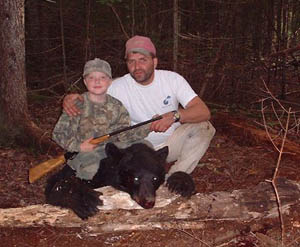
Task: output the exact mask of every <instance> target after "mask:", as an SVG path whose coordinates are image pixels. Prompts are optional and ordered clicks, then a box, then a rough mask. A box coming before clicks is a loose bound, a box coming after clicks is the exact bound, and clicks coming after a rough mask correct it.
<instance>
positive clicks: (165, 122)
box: [150, 112, 174, 132]
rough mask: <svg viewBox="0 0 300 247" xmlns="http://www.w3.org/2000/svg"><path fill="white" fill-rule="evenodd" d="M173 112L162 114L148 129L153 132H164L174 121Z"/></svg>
mask: <svg viewBox="0 0 300 247" xmlns="http://www.w3.org/2000/svg"><path fill="white" fill-rule="evenodd" d="M173 116H174V113H173V112H168V113H165V114H163V115H162V117H163V118H162V119H160V120H157V121H155V122H153V123H151V125H150V130H151V131H154V132H166V131H167V130H168V128H170V126H171V125H172V124H173V123H174V117H173Z"/></svg>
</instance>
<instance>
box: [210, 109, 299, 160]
mask: <svg viewBox="0 0 300 247" xmlns="http://www.w3.org/2000/svg"><path fill="white" fill-rule="evenodd" d="M215 121H216V123H217V125H220V128H222V127H226V126H227V129H226V131H227V132H229V133H230V134H232V137H233V138H234V136H238V138H239V139H243V140H242V142H248V143H251V144H256V145H257V144H259V145H261V144H262V143H263V144H268V146H271V145H272V143H271V140H270V137H271V138H272V140H273V143H274V144H275V145H276V146H277V148H278V149H280V146H281V144H282V138H281V137H280V136H277V135H274V134H272V133H270V137H269V136H268V135H267V133H266V131H265V130H264V129H259V128H258V127H257V126H255V124H254V123H251V121H246V120H244V119H241V118H237V117H232V116H229V115H228V114H226V113H219V114H218V115H217V116H216V117H215ZM274 150H275V149H274ZM283 152H284V153H286V154H288V155H290V156H293V158H295V159H300V145H299V144H298V143H296V142H294V141H291V140H288V139H286V140H285V143H284V149H283Z"/></svg>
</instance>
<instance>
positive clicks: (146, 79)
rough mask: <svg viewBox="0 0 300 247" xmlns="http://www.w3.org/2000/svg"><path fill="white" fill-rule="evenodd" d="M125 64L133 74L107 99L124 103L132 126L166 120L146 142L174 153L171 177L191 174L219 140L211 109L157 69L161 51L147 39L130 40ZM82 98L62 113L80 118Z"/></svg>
mask: <svg viewBox="0 0 300 247" xmlns="http://www.w3.org/2000/svg"><path fill="white" fill-rule="evenodd" d="M125 59H126V64H127V68H128V71H129V74H126V75H124V76H123V77H120V78H118V79H116V80H114V81H113V83H112V85H111V86H110V88H109V90H108V94H110V95H111V96H113V97H115V98H117V99H119V100H120V101H121V102H122V103H123V105H124V106H125V108H126V109H127V110H128V112H129V115H130V119H131V124H136V123H139V122H142V121H146V120H148V119H150V118H152V117H153V116H154V115H157V114H158V115H163V118H162V119H161V120H159V121H156V122H153V123H152V124H151V126H150V130H151V131H152V132H151V133H150V134H149V135H148V136H147V138H146V140H148V141H150V142H151V143H152V145H153V147H154V148H155V149H159V148H161V147H163V146H168V147H169V155H168V158H167V162H173V161H176V162H175V164H174V165H173V166H172V167H171V168H170V170H169V172H168V176H169V175H170V174H172V173H174V172H177V171H183V172H187V173H191V172H192V171H193V170H194V169H195V167H196V166H197V164H198V162H199V160H200V159H201V158H202V156H203V155H204V153H205V152H206V150H207V148H208V146H209V144H210V141H211V139H212V138H213V136H214V134H215V128H214V127H213V126H212V125H211V123H210V122H209V121H208V120H209V119H210V111H209V109H208V107H207V106H206V104H205V103H204V102H203V101H202V100H201V99H200V98H199V96H198V95H197V94H196V93H195V92H194V91H193V89H192V88H191V87H190V85H189V84H188V82H187V81H186V80H185V79H184V78H183V77H182V76H180V75H179V74H177V73H175V72H171V71H166V70H157V69H156V67H157V64H158V58H157V57H156V48H155V46H154V44H153V43H152V41H151V40H150V39H149V38H148V37H143V36H134V37H132V38H131V39H129V40H128V41H127V42H126V51H125ZM77 98H79V99H80V96H79V95H78V94H71V95H67V96H66V97H65V99H64V102H63V107H64V110H65V111H66V112H67V113H68V114H69V115H72V116H75V115H77V114H80V112H79V110H78V109H76V107H75V105H74V101H75V99H77ZM81 100H82V98H81ZM179 105H181V106H182V108H179Z"/></svg>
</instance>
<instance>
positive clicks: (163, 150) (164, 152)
mask: <svg viewBox="0 0 300 247" xmlns="http://www.w3.org/2000/svg"><path fill="white" fill-rule="evenodd" d="M155 153H156V156H157V157H159V158H160V159H162V160H163V161H166V159H167V157H168V154H169V148H168V146H165V147H163V148H161V149H158V150H157V151H155Z"/></svg>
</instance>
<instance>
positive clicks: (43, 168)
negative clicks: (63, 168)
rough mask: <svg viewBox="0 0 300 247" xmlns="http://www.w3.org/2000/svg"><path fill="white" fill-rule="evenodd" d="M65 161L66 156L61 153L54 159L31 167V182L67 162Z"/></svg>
mask: <svg viewBox="0 0 300 247" xmlns="http://www.w3.org/2000/svg"><path fill="white" fill-rule="evenodd" d="M65 161H66V160H65V156H64V155H60V156H58V157H56V158H54V159H50V160H47V161H45V162H42V163H40V164H38V165H36V166H35V167H33V168H31V169H29V183H33V182H35V181H36V180H38V179H39V178H41V177H42V176H44V175H45V174H47V173H48V172H50V171H52V170H54V169H55V168H56V167H58V166H60V165H62V164H63V163H65Z"/></svg>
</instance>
